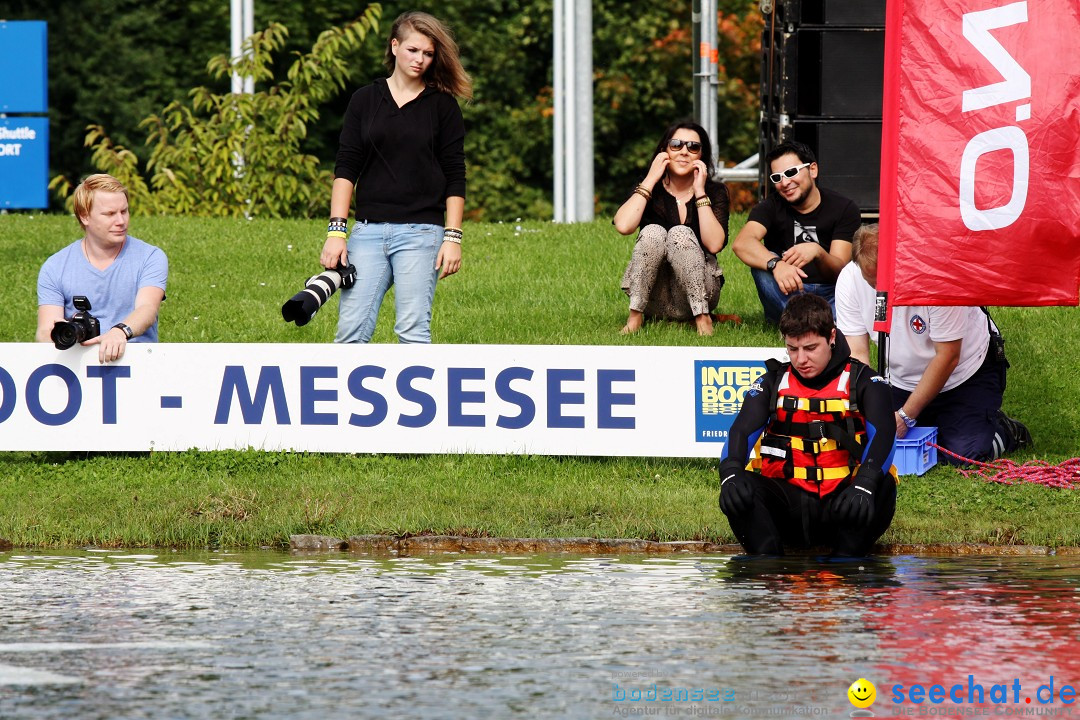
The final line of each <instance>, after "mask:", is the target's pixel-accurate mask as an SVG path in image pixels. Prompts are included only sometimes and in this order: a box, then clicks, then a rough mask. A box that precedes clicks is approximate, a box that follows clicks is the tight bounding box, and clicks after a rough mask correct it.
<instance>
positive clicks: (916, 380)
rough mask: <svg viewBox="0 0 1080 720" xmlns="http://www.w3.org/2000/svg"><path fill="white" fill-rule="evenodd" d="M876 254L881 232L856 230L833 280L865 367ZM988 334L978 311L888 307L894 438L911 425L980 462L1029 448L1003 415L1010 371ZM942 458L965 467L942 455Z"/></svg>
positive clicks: (840, 316) (840, 315)
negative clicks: (935, 431) (847, 256)
mask: <svg viewBox="0 0 1080 720" xmlns="http://www.w3.org/2000/svg"><path fill="white" fill-rule="evenodd" d="M877 249H878V226H877V225H876V224H875V225H863V226H862V227H860V228H859V230H858V231H857V232H856V233H855V237H854V242H853V244H852V262H851V263H849V264H848V265H847V266H846V267H845V268H844V269H843V270H842V271H841V272H840V276H839V277H838V278H837V280H836V325H837V327H839V328H840V331H841V332H843V333H844V335H846V336H847V339H848V343H849V344H850V345H851V355H852V357H854V358H857V359H859V360H862V361H863V362H865V363H867V364H869V362H870V357H869V355H870V333H871V332H873V329H874V300H875V296H876V290H875V287H876V285H877ZM996 331H997V329H996V328H994V332H996ZM990 332H991V321H990V317H989V315H987V314H986V313H985V312H984V311H983V310H982V308H979V307H945V306H932V305H917V306H912V307H893V311H892V323H891V325H890V328H889V344H888V366H889V367H888V373H887V374H886V377H888V378H889V382H890V385H891V387H892V397H893V407H894V408H895V410H896V436H897V437H898V438H902V437H904V436H905V435H906V434H907V432H908V430H909V429H910V428H913V427H915V425H916V424H918V425H923V426H927V427H937V428H938V437H937V442H938V444H939V445H940V446H941V447H943V448H946V449H948V450H950V451H951V452H953V453H956V454H957V455H960V456H961V457H962V458H965V459H968V460H978V461H986V460H992V459H994V458H997V457H998V456H999V455H1001V454H1002V453H1006V452H1011V451H1013V450H1016V449H1018V448H1021V447H1025V446H1027V445H1030V444H1031V434H1030V433H1029V432H1028V429H1027V428H1026V427H1025V426H1024V425H1023V424H1022V423H1020V422H1018V421H1016V420H1014V419H1012V418H1010V417H1008V416H1007V415H1005V413H1003V412H1002V411H1001V400H1002V397H1003V396H1004V394H1005V371H1006V368H1007V367H1008V363H1007V362H1006V361H1005V360H1004V358H1003V357H1000V358H999V357H998V356H997V353H995V352H992V351H991V343H990V339H991V336H990ZM879 369H880V368H879ZM939 457H940V458H942V459H944V460H945V461H948V462H952V463H957V464H959V463H962V462H963V460H957V459H956V458H953V457H950V456H949V455H947V454H945V453H943V454H941V455H940V456H939Z"/></svg>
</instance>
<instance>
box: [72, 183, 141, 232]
mask: <svg viewBox="0 0 1080 720" xmlns="http://www.w3.org/2000/svg"><path fill="white" fill-rule="evenodd" d="M99 191H100V192H111V193H116V192H118V193H124V198H126V199H127V200H128V202H130V201H131V198H128V191H127V188H126V187H124V186H123V185H122V184H120V181H119V180H117V179H116V178H114V177H113V176H112V175H106V174H105V173H98V174H96V175H90V176H89V177H87V178H86V179H85V180H83V181H82V182H81V183H79V187H77V188H75V194H74V195H73V196H72V200H71V202H72V206H73V208H74V210H75V219H76V220H78V221H79V225H80V226H81V227H82V228H83V229H84V230H85V229H86V223H84V222H83V218H84V217H89V215H90V212H91V211H92V210H93V209H94V193H96V192H99Z"/></svg>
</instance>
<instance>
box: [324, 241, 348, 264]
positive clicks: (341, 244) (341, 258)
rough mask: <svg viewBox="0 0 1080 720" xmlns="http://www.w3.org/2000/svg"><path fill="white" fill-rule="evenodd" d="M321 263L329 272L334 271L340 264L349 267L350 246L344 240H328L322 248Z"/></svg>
mask: <svg viewBox="0 0 1080 720" xmlns="http://www.w3.org/2000/svg"><path fill="white" fill-rule="evenodd" d="M319 262H320V263H322V266H323V267H324V268H326V269H327V270H333V269H335V268H337V267H338V265H339V264H340V265H348V264H349V244H348V243H347V242H345V239H344V238H336V237H328V238H326V242H325V243H323V247H322V255H320V256H319Z"/></svg>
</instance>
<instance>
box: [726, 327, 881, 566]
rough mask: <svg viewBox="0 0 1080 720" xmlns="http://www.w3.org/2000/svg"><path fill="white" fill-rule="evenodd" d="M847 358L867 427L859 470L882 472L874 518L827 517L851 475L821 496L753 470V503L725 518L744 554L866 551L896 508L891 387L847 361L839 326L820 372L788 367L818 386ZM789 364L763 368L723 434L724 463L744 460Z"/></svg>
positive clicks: (766, 421) (853, 392)
mask: <svg viewBox="0 0 1080 720" xmlns="http://www.w3.org/2000/svg"><path fill="white" fill-rule="evenodd" d="M849 362H852V363H853V366H852V380H851V382H852V386H851V397H852V398H853V399H854V400H855V401H856V403H857V405H858V408H859V411H860V412H861V413H862V415H863V417H864V418H865V421H866V429H867V440H866V443H865V446H864V449H863V454H862V458H861V459H860V460H861V466H860V469H861V470H862V471H863V472H870V471H873V472H875V473H876V474H878V475H879V476H880V477H879V483H878V485H879V488H878V490H877V491H875V492H874V493H873V508H874V510H873V517H872V520H871V521H870V523H869V525H867V526H866V527H861V528H860V527H852V526H851V525H850V524H848V523H845V522H843V521H841V520H839V519H838V518H835V517H832V515H833V513H831V512H830V510H831V505H832V503H833V500H834V498H835V497H836V496H839V495H840V493H841V492H842V491H843V490H844V489H845V488H846V487H847V486H848V485H849V484H850V483H851V479H850V478H849V479H848V480H847V481H845V482H844V483H842V484H841V485H840V486H839V487H838V488H837V489H836V490H835V491H833V493H831V494H830V495H828V496H826V497H824V498H821V497H818V495H816V494H813V493H810V492H807V491H806V490H804V489H802V488H800V487H798V486H796V485H793V484H791V483H789V482H786V481H784V480H779V479H775V478H768V477H764V476H761V475H757V474H753V478H754V481H755V482H754V495H753V502H752V504H751V507H750V508H748V509H747V511H746V512H744V513H740V514H735V515H728V522H729V523H730V524H731V529H732V531H733V532H734V533H735V536H736V537H737V538H738V540H739V542H740V543H741V544H742V546H743V548H744V549H745V550H746V551H747V552H748V553H751V554H766V555H780V554H783V546H784V545H790V546H801V547H813V546H819V545H824V546H829V547H831V548H832V549H833V552H834V554H836V555H851V556H861V555H866V554H867V553H869V552H870V550H871V549H872V548H873V545H874V543H875V542H876V541H877V539H878V538H879V537H881V535H882V534H884V532H885V530H887V529H888V527H889V523H891V522H892V517H893V513H894V511H895V509H896V482H895V480H894V479H893V477H892V475H890V474H889V473H888V469H889V467H890V466H891V465H892V452H893V445H894V444H895V441H896V422H895V419H894V416H893V410H892V404H891V399H890V396H889V386H888V384H886V382H885V381H884V379H883V378H881V377H880V376H878V375H876V374H875V373H874V371H873V370H872V369H871V368H869V367H867V366H865V365H862V364H861V363H858V361H853V360H852V358H851V351H850V349H849V347H848V344H847V340H846V339H845V338H844V336H843V334H842V333H841V332H840V331H839V330H837V332H836V343H835V346H834V348H833V352H832V357H831V358H830V360H829V363H828V365H826V366H825V369H824V370H823V371H822V372H821V374H819V375H818V376H817V377H815V378H812V379H806V378H803V377H802V376H801V375H799V374H798V372H797V371H796V370H795V368H791V372H792V373H794V374H795V375H797V376H798V378H799V380H800V382H802V383H803V384H804V385H805V386H807V387H810V388H814V389H820V388H823V387H825V386H826V385H828V384H829V383H830V382H832V381H833V380H834V379H835V378H836V377H837V376H838V375H839V374H840V373H841V372H843V370H844V368H845V367H846V366H847V364H848V363H849ZM787 369H788V366H787V365H781V366H780V367H779V368H774V369H771V370H769V371H766V373H765V375H763V376H762V378H761V379H760V380H759V381H758V387H755V388H752V389H751V390H750V391H749V392H748V393H747V394H746V398H745V400H744V401H743V406H742V409H741V410H740V411H739V415H738V417H736V418H735V422H734V424H733V425H732V426H731V430H730V432H729V434H728V443H727V446H726V447H725V454H724V458H723V459H722V462H723V460H736V461H738V462H739V463H741V464H742V465H745V464H746V463H747V461H748V460H749V457H750V451H751V449H752V447H753V445H754V444H755V443H756V442H757V439H758V437H759V436H760V435H761V434H762V433H763V432H764V431H765V429H766V427H767V426H768V424H769V421H770V420H771V418H772V416H773V412H774V408H773V407H771V405H772V403H773V402H774V399H775V398H774V393H773V388H774V386H775V385H776V384H777V382H779V380H780V378H781V377H782V376H783V373H784V371H785V370H787ZM856 369H858V370H856ZM882 471H884V472H882Z"/></svg>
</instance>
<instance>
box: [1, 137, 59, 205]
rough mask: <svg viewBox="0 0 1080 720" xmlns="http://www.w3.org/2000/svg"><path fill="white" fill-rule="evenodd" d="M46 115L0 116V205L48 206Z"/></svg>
mask: <svg viewBox="0 0 1080 720" xmlns="http://www.w3.org/2000/svg"><path fill="white" fill-rule="evenodd" d="M48 185H49V119H48V118H43V117H9V118H2V119H0V208H6V209H15V208H45V207H48V206H49V192H48Z"/></svg>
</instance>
